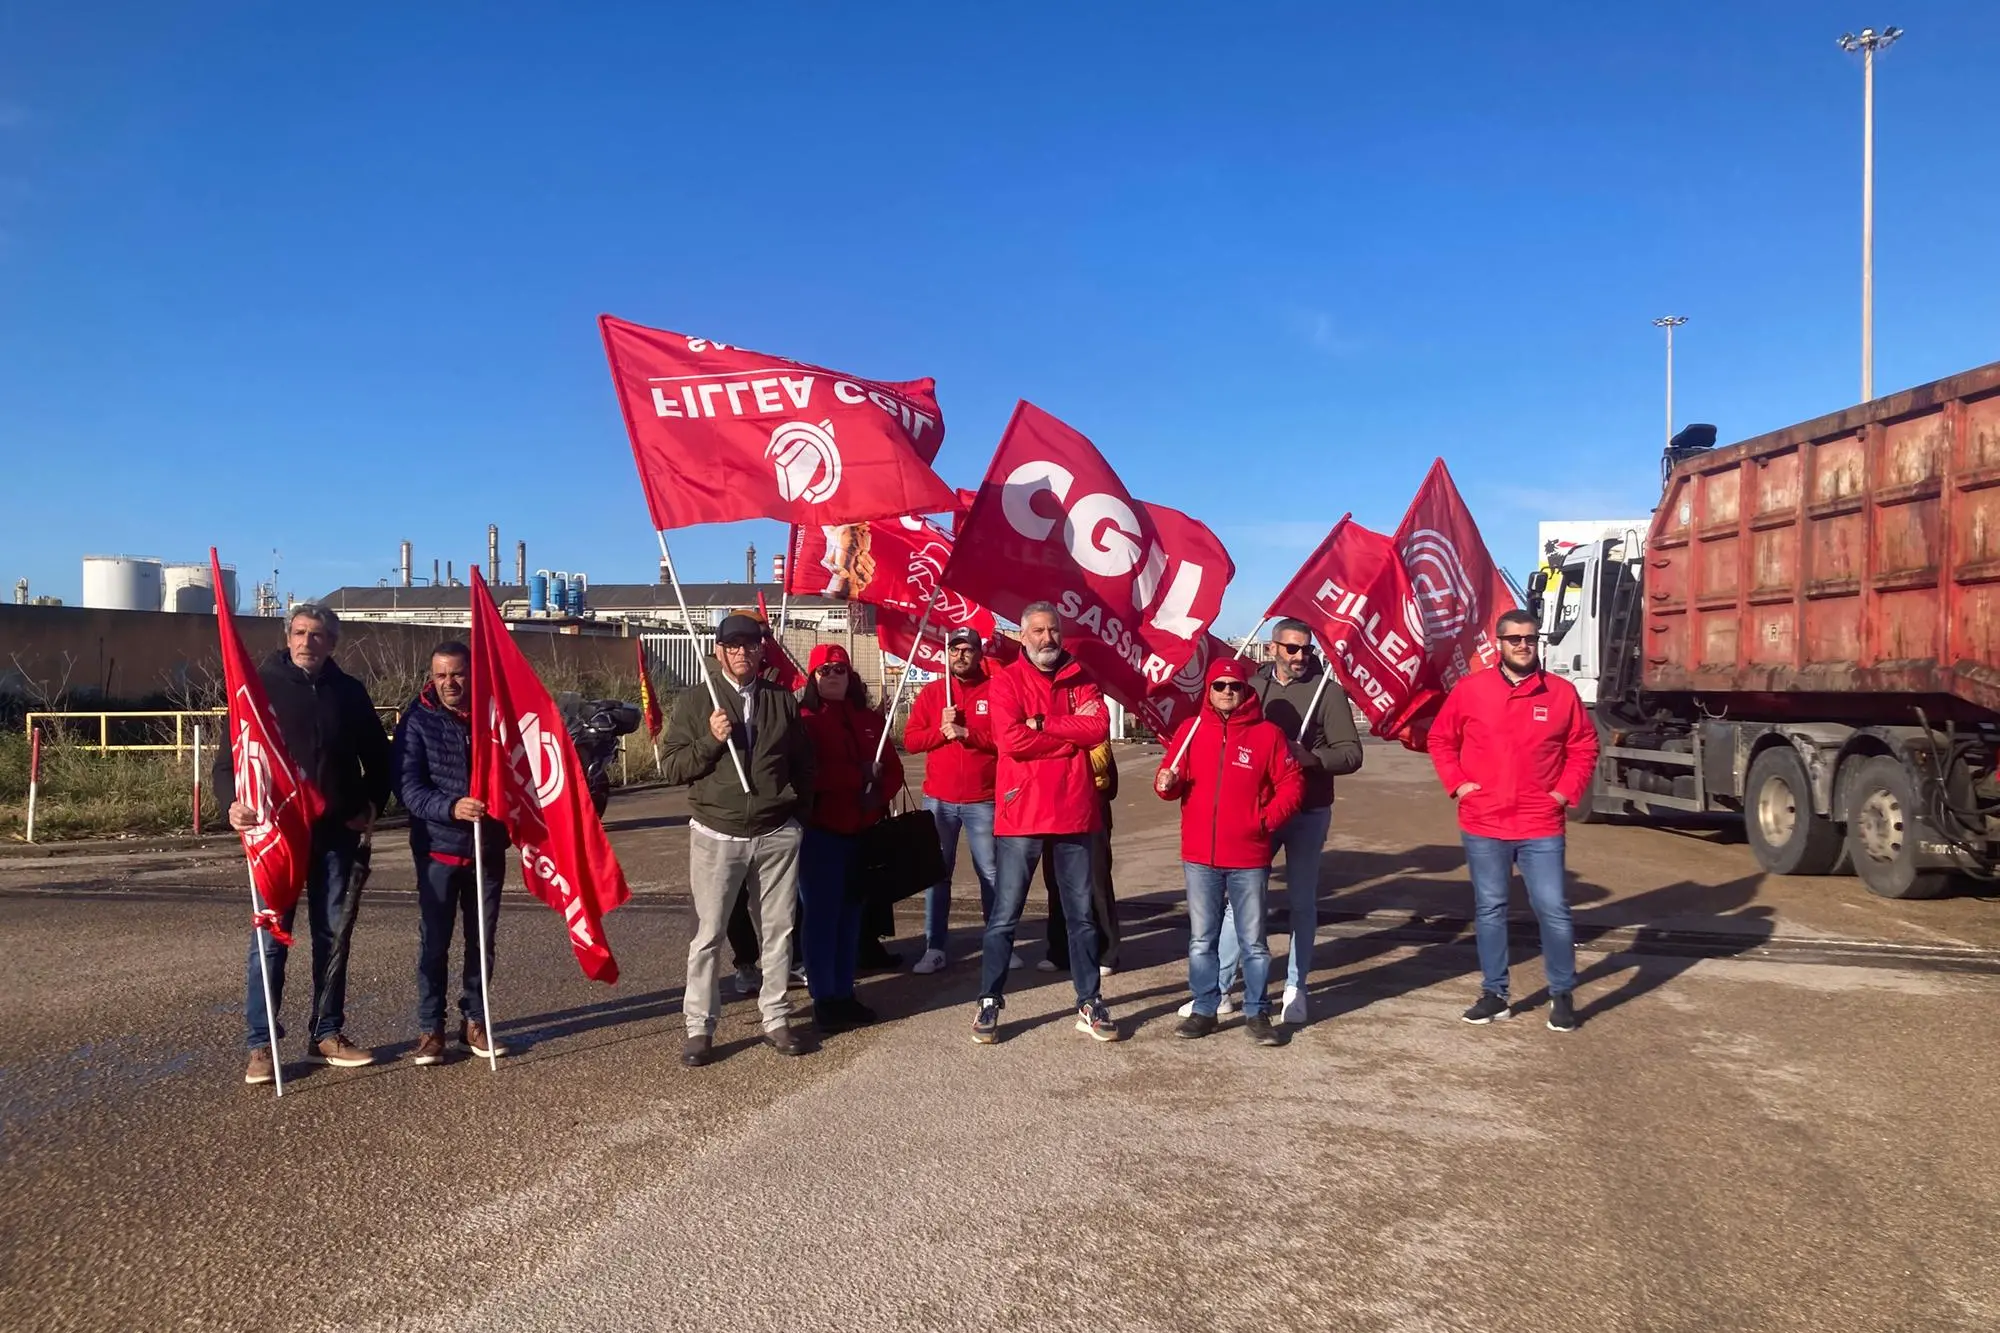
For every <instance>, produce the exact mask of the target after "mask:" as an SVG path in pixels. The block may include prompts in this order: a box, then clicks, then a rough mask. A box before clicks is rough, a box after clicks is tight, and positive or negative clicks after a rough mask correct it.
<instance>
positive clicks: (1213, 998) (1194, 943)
mask: <svg viewBox="0 0 2000 1333" xmlns="http://www.w3.org/2000/svg"><path fill="white" fill-rule="evenodd" d="M1181 870H1182V872H1183V873H1184V874H1185V875H1186V876H1187V902H1188V989H1189V990H1191V991H1193V992H1194V1011H1195V1012H1196V1013H1198V1014H1207V1015H1208V1016H1209V1017H1210V1018H1213V1017H1215V1010H1216V1007H1217V1005H1219V1004H1220V1003H1221V1001H1222V979H1221V970H1220V966H1219V964H1218V963H1217V961H1216V941H1217V938H1218V937H1223V936H1222V922H1223V917H1224V915H1225V913H1226V914H1227V915H1228V916H1229V917H1231V918H1232V919H1233V920H1234V921H1235V923H1236V930H1235V934H1234V935H1233V936H1227V937H1223V938H1231V939H1234V940H1235V941H1236V954H1237V957H1238V958H1239V959H1240V960H1241V961H1242V965H1243V1014H1244V1017H1246V1018H1250V1017H1255V1016H1256V1015H1258V1014H1261V1013H1263V1012H1264V989H1265V987H1266V986H1268V985H1269V984H1270V978H1271V947H1270V946H1269V945H1268V944H1266V943H1265V942H1264V887H1265V884H1266V882H1267V881H1268V880H1269V879H1270V875H1271V872H1270V871H1269V870H1267V869H1255V870H1223V869H1221V868H1219V867H1216V866H1205V865H1197V864H1196V863H1195V862H1193V861H1183V862H1181ZM1225 897H1226V898H1227V902H1226V903H1225V901H1224V899H1225Z"/></svg>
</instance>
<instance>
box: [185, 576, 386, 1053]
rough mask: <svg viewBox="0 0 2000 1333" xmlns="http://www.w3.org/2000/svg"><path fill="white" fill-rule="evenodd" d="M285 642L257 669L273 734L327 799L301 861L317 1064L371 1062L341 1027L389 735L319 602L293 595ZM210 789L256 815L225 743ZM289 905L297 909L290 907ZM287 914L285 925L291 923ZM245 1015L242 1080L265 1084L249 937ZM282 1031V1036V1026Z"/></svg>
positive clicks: (280, 995)
mask: <svg viewBox="0 0 2000 1333" xmlns="http://www.w3.org/2000/svg"><path fill="white" fill-rule="evenodd" d="M285 624H286V630H285V644H286V646H285V647H284V648H282V649H280V650H279V651H278V652H275V653H273V654H271V656H269V657H268V658H266V659H264V661H263V663H262V664H261V665H260V666H259V667H258V669H257V674H258V676H259V677H261V678H262V680H263V682H264V689H265V691H266V692H267V693H268V694H269V695H270V696H271V711H272V712H273V713H275V714H276V715H277V719H278V734H279V735H280V736H282V737H284V741H285V750H286V752H287V753H288V754H290V756H291V759H292V762H293V763H294V764H295V765H297V766H298V768H299V771H300V772H302V773H304V774H305V775H306V777H308V778H309V779H311V780H312V782H313V784H314V785H315V786H317V787H318V788H319V790H320V794H321V795H322V796H324V797H325V798H326V810H325V813H324V814H322V815H321V816H320V819H319V822H317V823H315V824H314V825H313V829H312V851H311V854H310V856H309V857H308V859H307V869H306V892H305V900H306V914H307V919H308V921H309V922H310V924H311V927H312V952H313V969H312V978H313V1001H312V1027H311V1030H310V1038H311V1044H310V1045H309V1046H308V1047H307V1050H306V1059H307V1060H309V1061H310V1062H312V1063H314V1064H328V1065H339V1066H341V1067H342V1068H351V1067H353V1066H356V1065H366V1064H373V1063H374V1061H375V1056H374V1053H373V1052H371V1051H367V1050H364V1049H362V1048H361V1047H359V1046H356V1045H355V1044H354V1043H353V1042H351V1041H349V1040H348V1039H347V1034H346V1033H345V1032H344V1031H343V1029H344V1028H345V1026H346V1023H347V946H348V943H349V941H351V940H352V939H353V938H354V922H355V918H356V917H357V915H358V914H359V911H360V907H361V902H360V893H359V890H358V889H357V888H356V886H355V883H354V864H355V858H356V855H357V853H358V852H359V850H360V847H361V840H362V839H363V838H364V837H366V836H367V834H368V831H369V830H370V829H371V828H373V827H374V824H375V819H376V816H378V815H380V814H381V813H382V809H383V807H384V806H386V805H388V803H389V778H390V773H389V737H388V734H387V733H386V732H384V731H383V730H382V719H381V718H379V717H377V716H376V714H375V705H374V703H373V702H372V701H370V699H369V698H368V691H367V690H366V689H364V688H362V685H361V682H360V681H358V680H356V679H354V677H352V676H350V675H348V674H347V673H346V672H345V671H342V670H341V669H340V666H339V664H338V663H336V662H335V661H334V660H333V650H334V647H335V645H336V644H338V643H339V642H340V618H339V617H338V616H336V615H334V613H333V612H332V611H330V610H328V609H327V608H326V607H323V606H319V605H317V604H315V603H312V602H300V603H299V604H298V605H297V606H294V607H293V608H292V614H291V616H290V618H289V619H288V620H287V621H286V622H285ZM214 777H215V791H216V796H217V797H218V799H220V801H221V802H222V804H223V805H224V806H226V807H227V808H228V810H229V826H230V827H231V828H233V829H235V830H237V831H238V832H242V831H244V830H247V829H251V828H254V827H256V824H257V815H256V813H255V812H254V811H253V810H251V808H250V807H249V806H247V805H245V804H243V803H242V802H240V801H238V800H237V799H236V774H235V770H234V767H233V765H232V763H231V761H230V750H229V747H228V746H222V747H220V749H219V750H218V752H217V754H216V756H215V773H214ZM293 911H296V905H295V906H294V909H293ZM292 916H293V912H291V911H288V912H286V913H285V920H284V928H285V930H286V931H287V932H289V931H290V930H291V928H292ZM268 947H269V948H270V950H271V954H270V959H271V1001H272V1003H271V1008H272V1010H273V1012H276V1011H277V1010H278V1009H279V1007H280V1005H281V1004H282V1002H283V1000H284V991H285V958H286V955H287V953H288V950H287V949H286V948H285V947H284V946H283V945H280V944H278V943H277V942H276V941H275V940H272V941H270V942H269V945H268ZM244 1018H245V1026H246V1029H247V1031H246V1037H247V1040H248V1044H249V1048H250V1064H249V1068H248V1069H246V1070H245V1072H244V1075H243V1081H244V1082H245V1083H269V1082H270V1081H271V1080H272V1078H273V1070H272V1068H271V1051H270V1046H271V1036H270V1031H269V1029H268V1028H267V1026H266V1024H265V1019H264V989H263V979H262V975H261V973H260V971H259V968H258V962H257V941H256V940H255V939H254V938H253V939H252V940H251V941H250V961H249V964H248V980H247V982H246V988H245V999H244ZM279 1035H280V1036H283V1035H284V1029H283V1026H282V1025H280V1028H279Z"/></svg>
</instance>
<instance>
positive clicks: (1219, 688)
mask: <svg viewBox="0 0 2000 1333" xmlns="http://www.w3.org/2000/svg"><path fill="white" fill-rule="evenodd" d="M1208 692H1209V693H1210V694H1241V693H1243V683H1242V682H1241V681H1235V680H1218V681H1216V682H1215V683H1214V684H1212V685H1210V686H1209V687H1208Z"/></svg>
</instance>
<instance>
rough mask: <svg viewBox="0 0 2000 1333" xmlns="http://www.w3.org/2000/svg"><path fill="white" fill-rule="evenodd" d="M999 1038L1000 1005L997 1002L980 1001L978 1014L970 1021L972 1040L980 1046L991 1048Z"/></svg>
mask: <svg viewBox="0 0 2000 1333" xmlns="http://www.w3.org/2000/svg"><path fill="white" fill-rule="evenodd" d="M999 1036H1000V1004H999V1002H998V1001H997V1000H981V1001H980V1002H979V1013H978V1015H977V1016H976V1017H974V1018H973V1020H972V1040H973V1041H975V1042H977V1043H978V1044H979V1045H981V1046H991V1045H992V1044H993V1043H994V1042H995V1041H996V1040H997V1039H998V1038H999Z"/></svg>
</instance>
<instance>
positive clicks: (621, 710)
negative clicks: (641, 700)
mask: <svg viewBox="0 0 2000 1333" xmlns="http://www.w3.org/2000/svg"><path fill="white" fill-rule="evenodd" d="M556 702H557V705H558V706H559V707H560V708H561V709H562V714H563V723H564V725H565V726H567V728H568V729H569V740H570V744H572V745H574V746H575V747H576V757H577V758H578V759H580V760H581V761H583V780H584V785H585V786H587V787H588V788H589V789H590V803H591V804H592V805H593V806H595V807H596V808H597V813H598V815H599V816H600V817H602V816H603V814H604V807H605V805H606V804H608V803H609V802H610V800H611V761H612V760H613V759H615V758H617V756H618V738H619V737H620V736H628V735H630V734H631V733H633V732H635V731H637V730H638V729H639V721H640V715H639V709H638V708H637V706H635V705H633V704H628V703H625V702H623V701H622V700H618V699H584V698H582V697H580V696H578V695H575V694H564V695H563V696H562V697H561V698H559V699H558V700H557V701H556Z"/></svg>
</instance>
